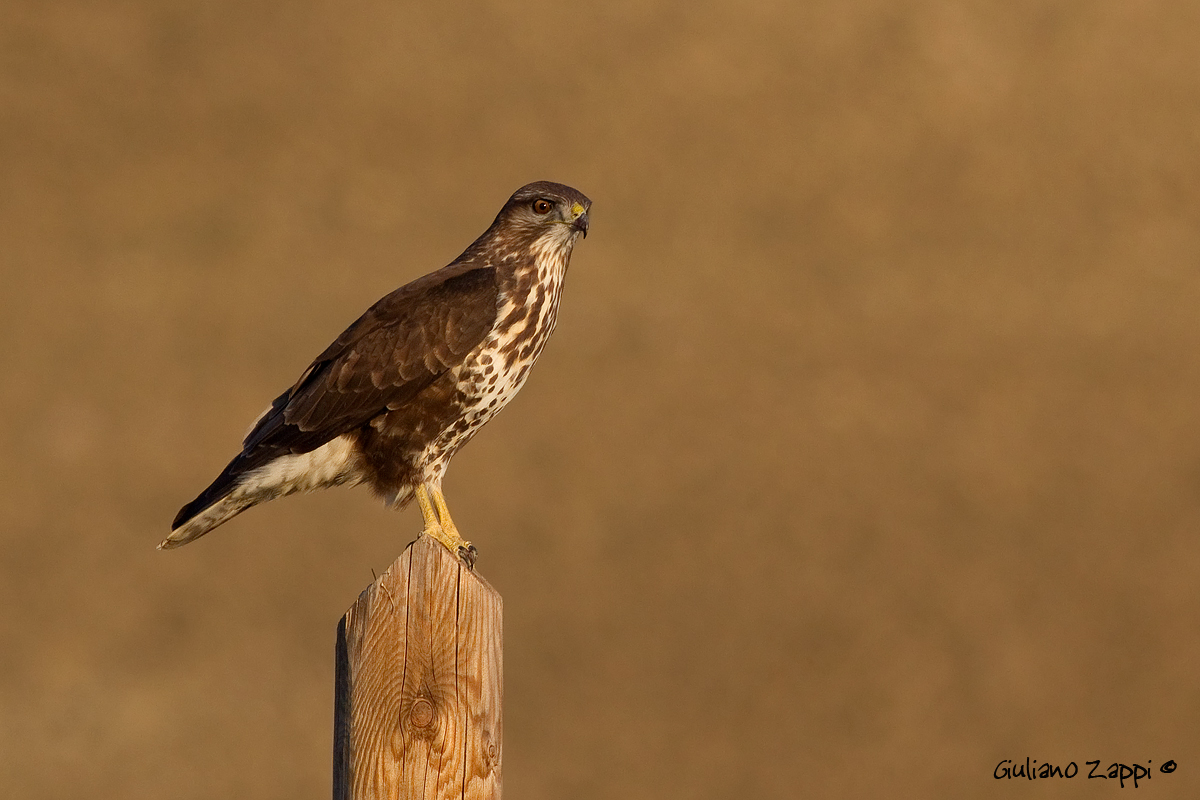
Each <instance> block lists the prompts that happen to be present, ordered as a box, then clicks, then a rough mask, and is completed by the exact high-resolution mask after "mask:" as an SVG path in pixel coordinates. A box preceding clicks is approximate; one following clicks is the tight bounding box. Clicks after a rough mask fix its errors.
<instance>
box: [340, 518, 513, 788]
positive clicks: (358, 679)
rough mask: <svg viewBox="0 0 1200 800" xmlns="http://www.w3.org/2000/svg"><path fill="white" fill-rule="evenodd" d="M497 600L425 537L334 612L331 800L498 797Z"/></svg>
mask: <svg viewBox="0 0 1200 800" xmlns="http://www.w3.org/2000/svg"><path fill="white" fill-rule="evenodd" d="M502 614H503V604H502V601H501V599H500V595H499V594H498V593H497V592H496V590H495V589H493V588H492V587H491V586H490V585H489V584H488V583H487V581H485V580H483V578H481V577H479V576H478V575H477V574H476V573H474V572H472V571H471V570H469V569H467V568H466V567H465V566H464V565H463V564H462V563H461V562H460V561H459V560H458V559H457V558H455V557H454V556H452V555H451V554H450V552H449V551H448V550H446V548H445V547H443V546H442V545H441V544H439V543H438V542H437V541H435V540H434V539H433V538H431V537H429V536H422V537H420V538H419V539H417V541H415V542H413V543H412V544H410V545H409V546H408V548H407V549H405V551H404V553H403V554H402V555H401V556H400V558H398V559H396V562H395V563H394V564H392V566H391V567H390V568H389V569H388V571H387V572H385V573H384V574H383V575H382V576H380V578H379V579H378V580H377V581H375V583H373V584H371V585H370V586H368V587H367V588H366V589H364V590H363V592H362V594H361V595H359V597H358V602H356V603H355V604H354V605H353V606H351V608H350V610H349V611H347V612H346V616H344V617H342V621H341V623H340V624H339V625H338V633H337V669H336V678H335V697H334V722H333V728H334V732H333V797H334V800H375V799H376V798H379V799H380V800H383V799H384V798H388V799H389V800H391V799H393V798H394V799H395V800H409V798H427V799H428V800H435V799H436V800H447V799H448V798H462V799H463V800H465V799H466V798H471V800H485V799H486V800H499V798H500V788H501V780H500V777H501V769H500V768H501V764H502V762H503V755H504V746H503V735H502V728H501V717H500V705H501V698H502V696H503V693H504V672H503V666H502V664H501V657H502V653H503V638H502V634H501V625H502Z"/></svg>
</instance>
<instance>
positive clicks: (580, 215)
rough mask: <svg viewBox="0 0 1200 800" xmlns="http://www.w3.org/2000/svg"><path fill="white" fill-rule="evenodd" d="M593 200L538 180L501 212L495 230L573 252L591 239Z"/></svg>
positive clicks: (518, 193) (507, 204)
mask: <svg viewBox="0 0 1200 800" xmlns="http://www.w3.org/2000/svg"><path fill="white" fill-rule="evenodd" d="M591 207H592V201H591V200H589V199H588V198H587V196H586V195H584V194H583V193H582V192H580V191H578V190H576V189H572V188H571V187H570V186H564V185H563V184H561V183H551V182H550V181H538V182H536V183H530V184H527V185H525V186H522V187H521V188H520V189H518V190H517V191H516V192H514V193H513V196H512V197H510V198H509V199H508V202H507V203H505V204H504V208H502V209H500V213H499V214H498V215H497V216H496V221H495V223H493V225H492V227H493V229H497V228H498V229H499V230H500V231H501V232H503V233H504V234H507V235H510V236H513V237H514V238H521V239H525V240H527V241H529V242H530V243H531V244H533V243H537V244H539V245H540V246H541V247H547V248H552V249H556V250H557V249H563V248H566V249H569V248H570V247H571V246H572V245H574V244H575V240H576V239H578V238H579V235H580V234H583V235H584V236H587V232H588V209H590V208H591Z"/></svg>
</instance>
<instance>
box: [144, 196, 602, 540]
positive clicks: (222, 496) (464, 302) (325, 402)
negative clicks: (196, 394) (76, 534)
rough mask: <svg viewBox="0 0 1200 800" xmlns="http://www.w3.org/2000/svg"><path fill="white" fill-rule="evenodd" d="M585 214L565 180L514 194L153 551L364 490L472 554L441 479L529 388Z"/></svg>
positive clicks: (289, 407)
mask: <svg viewBox="0 0 1200 800" xmlns="http://www.w3.org/2000/svg"><path fill="white" fill-rule="evenodd" d="M590 207H591V201H590V200H588V198H587V197H585V196H584V195H583V194H581V193H580V192H578V191H576V190H575V189H572V188H570V187H569V186H563V185H562V184H558V183H549V182H539V183H531V184H529V185H527V186H524V187H522V188H520V189H518V190H517V192H516V193H515V194H513V196H512V197H511V198H509V200H508V202H507V203H505V204H504V208H502V209H501V210H500V213H499V214H498V215H497V216H496V219H495V221H494V222H493V223H492V225H491V227H489V228H488V229H487V230H486V231H485V232H484V233H483V235H482V236H480V237H479V238H478V239H477V240H475V242H474V243H473V244H472V245H471V246H470V247H468V248H467V249H466V251H465V252H464V253H463V254H462V255H461V256H459V257H458V258H456V259H455V260H454V261H453V262H452V263H450V264H449V265H448V266H446V267H443V268H442V269H440V270H438V271H436V272H432V273H430V274H428V275H426V276H424V277H422V278H418V279H417V280H415V281H413V282H412V283H409V284H408V285H406V286H403V287H401V288H399V289H397V290H396V291H394V292H392V293H391V294H389V295H387V296H386V297H384V298H383V299H381V300H380V301H379V302H377V303H376V304H375V305H373V306H371V308H370V309H368V310H367V312H366V313H365V314H363V315H362V316H361V317H360V318H359V319H358V320H357V321H356V322H355V323H354V324H353V325H351V326H350V327H349V328H347V329H346V331H345V332H344V333H343V334H342V335H341V336H339V337H338V338H337V340H336V341H335V342H334V343H333V344H331V345H330V346H329V347H328V348H326V350H325V352H323V353H321V355H319V356H317V358H316V359H315V360H314V361H313V363H312V364H311V365H310V366H309V367H308V369H307V370H305V371H304V374H302V375H301V376H300V380H298V381H297V382H296V384H295V385H294V386H293V387H292V388H291V389H288V390H287V391H286V392H284V393H283V394H281V395H280V396H279V397H278V398H276V400H275V402H274V403H272V404H271V406H270V408H268V409H267V410H266V411H265V412H263V414H262V416H260V417H259V419H258V420H257V421H256V422H255V424H254V426H253V427H252V428H251V430H250V432H249V433H248V434H247V435H246V438H245V440H244V442H243V448H242V452H241V453H239V454H238V455H237V456H236V457H235V458H234V459H233V461H231V462H230V463H229V466H227V467H226V468H225V470H224V471H223V472H222V473H221V474H220V475H219V476H218V477H217V479H216V480H215V481H214V482H213V484H212V485H211V486H209V487H208V488H207V489H205V490H204V491H203V492H202V493H201V494H200V496H199V497H197V498H196V499H195V500H193V501H192V502H190V503H188V504H187V505H186V506H184V507H183V508H182V509H181V510H180V512H179V515H178V516H177V517H176V518H175V522H174V523H173V524H172V526H171V534H170V536H168V537H167V538H166V539H165V540H164V541H163V542H162V544H160V545H159V547H160V548H170V547H178V546H180V545H183V544H186V543H188V542H190V541H192V540H193V539H196V538H198V537H200V536H203V535H204V534H205V533H207V532H208V531H210V530H212V529H213V528H215V527H217V526H218V525H220V524H221V523H223V522H225V521H227V520H229V519H230V518H232V517H234V516H235V515H237V514H239V513H241V512H242V511H244V510H246V509H247V508H249V507H251V506H253V505H257V504H258V503H262V502H265V501H267V500H271V499H274V498H276V497H281V496H283V495H287V494H293V493H295V492H309V491H315V490H317V489H323V488H326V487H329V486H338V485H343V484H345V485H353V484H359V483H366V484H367V485H369V486H370V487H371V488H372V489H373V490H374V491H375V492H376V494H378V495H380V496H381V497H383V498H384V499H385V500H386V501H387V502H388V503H390V504H392V505H394V506H396V507H403V506H404V505H406V504H407V503H408V502H409V501H411V500H412V499H413V497H414V496H415V497H416V498H417V500H418V502H419V503H420V505H421V510H422V513H423V515H424V517H425V533H429V534H431V535H434V536H436V537H437V538H438V539H439V540H441V541H442V542H443V543H444V544H446V545H447V546H448V547H450V548H451V549H452V550H455V549H457V550H459V551H460V553H462V554H463V555H464V556H465V557H467V558H468V561H470V560H473V557H474V555H473V554H474V549H473V548H470V546H469V544H468V543H467V542H465V541H464V540H463V539H462V538H461V537H460V536H459V535H458V532H457V530H456V529H455V528H454V523H453V522H452V521H451V519H450V515H449V512H448V511H447V510H446V506H445V500H444V498H443V497H442V493H441V483H442V476H443V475H444V474H445V472H446V467H447V465H448V464H449V462H450V459H451V457H452V456H453V455H454V453H455V452H457V451H458V449H459V448H460V447H462V446H463V445H464V444H466V443H467V441H469V440H470V438H471V437H472V436H473V435H474V434H475V432H476V431H478V430H479V428H480V427H481V426H482V425H483V424H484V423H486V422H487V421H488V420H489V419H491V418H492V417H493V416H495V414H496V412H498V411H499V410H500V409H501V408H503V407H504V405H505V404H506V403H508V401H509V400H511V399H512V397H513V396H514V395H515V394H516V392H517V390H518V389H520V388H521V385H522V384H523V383H524V382H525V378H526V376H527V375H528V373H529V369H530V367H532V366H533V363H534V361H536V360H537V357H538V355H539V354H540V353H541V351H542V347H543V346H545V344H546V340H547V339H548V338H549V336H550V334H551V332H553V330H554V324H555V319H556V316H557V313H558V300H559V295H560V293H561V290H562V281H563V276H564V275H565V274H566V270H567V263H568V261H569V259H570V256H571V249H572V248H573V247H574V245H575V241H576V240H577V239H578V237H579V235H580V234H583V235H587V229H588V209H589V208H590Z"/></svg>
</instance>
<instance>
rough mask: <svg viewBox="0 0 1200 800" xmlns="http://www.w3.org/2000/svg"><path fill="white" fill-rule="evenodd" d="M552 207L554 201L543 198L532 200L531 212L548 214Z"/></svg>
mask: <svg viewBox="0 0 1200 800" xmlns="http://www.w3.org/2000/svg"><path fill="white" fill-rule="evenodd" d="M552 208H554V203H551V202H550V201H549V200H546V199H545V198H541V199H538V200H534V201H533V213H535V214H549V213H550V209H552Z"/></svg>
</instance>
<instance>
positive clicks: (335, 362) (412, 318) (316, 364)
mask: <svg viewBox="0 0 1200 800" xmlns="http://www.w3.org/2000/svg"><path fill="white" fill-rule="evenodd" d="M498 298H499V288H498V285H497V281H496V270H495V268H493V267H474V268H472V267H470V266H468V265H459V264H453V265H451V266H449V267H446V268H445V269H442V270H439V271H438V272H435V273H432V274H430V275H427V276H425V277H424V278H419V279H417V280H416V281H413V282H412V283H410V284H408V285H406V286H403V287H401V288H400V289H397V290H396V291H394V292H392V293H391V294H389V295H387V296H386V297H384V298H383V299H381V300H380V301H379V302H377V303H376V304H375V305H373V306H371V308H369V309H368V310H367V312H366V313H365V314H363V315H362V316H361V317H359V319H358V320H357V321H356V322H355V323H354V324H353V325H351V326H350V327H349V328H347V329H346V330H345V332H343V333H342V335H341V336H339V337H338V338H337V340H336V341H334V342H333V344H331V345H330V346H329V347H328V348H326V349H325V351H324V352H323V353H321V355H319V356H317V358H316V359H315V360H314V361H313V363H312V364H311V365H310V366H309V367H308V369H306V370H305V371H304V373H303V374H302V375H301V377H300V380H298V381H297V382H296V384H295V385H294V386H293V387H292V388H291V389H289V390H288V391H286V392H284V393H283V394H282V395H280V396H279V397H278V398H276V400H275V402H274V403H272V404H271V408H270V409H269V410H268V411H267V412H266V413H265V414H264V415H263V416H262V418H261V419H259V421H258V422H257V423H256V424H255V426H254V427H253V428H252V429H251V430H250V432H249V433H248V434H247V435H246V439H245V441H244V446H245V449H244V451H243V452H244V454H246V455H247V456H252V451H260V452H262V453H263V455H264V456H266V457H273V456H274V455H275V454H277V453H280V452H284V451H288V452H292V453H303V452H308V451H310V450H314V449H316V448H317V447H320V446H321V445H323V444H325V443H326V442H328V441H330V440H331V439H334V438H336V437H338V436H340V435H342V434H343V433H347V432H348V431H351V430H354V429H355V428H358V427H360V426H362V425H365V424H366V423H367V422H369V421H370V420H371V419H373V418H374V417H376V416H378V415H379V414H381V413H383V412H384V411H386V410H388V409H393V410H394V409H396V408H399V407H400V406H401V405H403V404H404V403H406V402H409V401H410V400H412V398H413V397H415V396H416V395H417V394H419V393H420V392H421V390H423V389H424V388H426V387H427V386H429V384H431V383H433V382H434V381H435V380H437V379H438V378H439V377H441V376H442V375H443V374H445V373H446V372H447V371H448V370H450V369H452V368H454V367H456V366H458V365H459V364H461V363H462V362H463V360H464V359H465V357H466V356H467V354H468V353H470V352H471V351H472V350H473V349H474V348H475V347H477V346H478V345H479V344H480V343H481V342H482V341H483V339H484V338H485V337H486V336H487V334H488V332H489V331H490V330H491V329H492V327H493V325H494V324H495V322H496V315H497V313H498V308H499V302H498ZM253 460H257V459H253Z"/></svg>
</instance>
